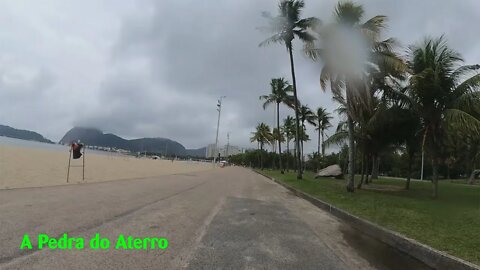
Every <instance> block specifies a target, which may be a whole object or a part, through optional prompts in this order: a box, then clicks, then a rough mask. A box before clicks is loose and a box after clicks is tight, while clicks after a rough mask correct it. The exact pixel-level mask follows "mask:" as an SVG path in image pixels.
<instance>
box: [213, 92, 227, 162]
mask: <svg viewBox="0 0 480 270" xmlns="http://www.w3.org/2000/svg"><path fill="white" fill-rule="evenodd" d="M224 98H226V96H221V97H220V98H219V99H218V102H217V111H218V121H217V136H216V137H215V151H214V155H213V164H215V163H216V161H217V155H218V130H219V129H220V114H221V113H222V100H223V99H224Z"/></svg>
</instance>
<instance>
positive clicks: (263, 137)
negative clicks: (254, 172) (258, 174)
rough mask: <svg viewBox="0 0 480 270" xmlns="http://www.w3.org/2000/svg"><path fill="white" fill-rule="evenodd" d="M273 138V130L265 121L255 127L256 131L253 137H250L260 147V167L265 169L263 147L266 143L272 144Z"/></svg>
mask: <svg viewBox="0 0 480 270" xmlns="http://www.w3.org/2000/svg"><path fill="white" fill-rule="evenodd" d="M272 140H273V135H272V132H271V131H270V127H269V126H268V125H267V124H265V123H260V124H258V125H257V127H256V128H255V132H252V137H250V142H257V143H258V147H259V148H260V167H261V169H262V170H263V147H264V146H265V144H270V142H271V141H272Z"/></svg>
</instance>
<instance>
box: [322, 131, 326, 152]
mask: <svg viewBox="0 0 480 270" xmlns="http://www.w3.org/2000/svg"><path fill="white" fill-rule="evenodd" d="M322 157H325V131H324V130H323V129H322Z"/></svg>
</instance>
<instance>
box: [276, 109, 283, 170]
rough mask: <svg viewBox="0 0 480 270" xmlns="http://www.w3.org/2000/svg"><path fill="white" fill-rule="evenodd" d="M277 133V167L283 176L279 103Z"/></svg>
mask: <svg viewBox="0 0 480 270" xmlns="http://www.w3.org/2000/svg"><path fill="white" fill-rule="evenodd" d="M277 132H278V138H277V139H278V166H279V167H280V173H281V174H283V173H284V172H283V166H282V140H280V139H281V134H280V103H277Z"/></svg>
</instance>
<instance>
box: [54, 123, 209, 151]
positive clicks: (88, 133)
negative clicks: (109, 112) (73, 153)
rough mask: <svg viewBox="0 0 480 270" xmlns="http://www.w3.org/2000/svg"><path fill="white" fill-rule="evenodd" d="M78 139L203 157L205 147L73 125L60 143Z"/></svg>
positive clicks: (137, 149)
mask: <svg viewBox="0 0 480 270" xmlns="http://www.w3.org/2000/svg"><path fill="white" fill-rule="evenodd" d="M77 140H80V141H81V142H83V143H85V144H87V145H94V146H101V147H111V148H117V149H124V150H128V151H131V152H150V153H157V154H161V155H177V156H192V157H205V151H206V150H205V149H206V147H203V148H199V149H186V148H185V147H184V146H183V145H182V144H181V143H179V142H177V141H174V140H171V139H168V138H160V137H156V138H137V139H130V140H128V139H124V138H122V137H120V136H118V135H115V134H113V133H104V132H103V131H101V130H100V129H97V128H89V127H73V128H72V129H70V130H69V131H67V132H66V133H65V135H64V136H63V137H62V139H61V140H60V143H62V144H69V143H71V142H72V141H77Z"/></svg>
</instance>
